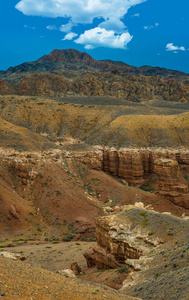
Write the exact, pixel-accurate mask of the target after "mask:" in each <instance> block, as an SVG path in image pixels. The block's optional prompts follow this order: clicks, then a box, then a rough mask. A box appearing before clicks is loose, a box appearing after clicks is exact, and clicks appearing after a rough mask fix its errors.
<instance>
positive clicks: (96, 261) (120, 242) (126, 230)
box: [84, 206, 166, 269]
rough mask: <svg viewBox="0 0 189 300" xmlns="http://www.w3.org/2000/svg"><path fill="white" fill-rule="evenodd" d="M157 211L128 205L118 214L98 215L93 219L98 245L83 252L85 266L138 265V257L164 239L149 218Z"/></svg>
mask: <svg viewBox="0 0 189 300" xmlns="http://www.w3.org/2000/svg"><path fill="white" fill-rule="evenodd" d="M156 215H157V213H155V212H152V211H149V210H148V211H147V210H145V209H140V208H137V207H134V206H128V207H124V211H123V212H121V213H119V214H115V215H111V216H106V217H98V218H97V219H96V220H95V222H96V240H97V245H95V246H94V247H93V248H90V249H89V250H87V251H86V252H85V253H84V257H85V258H86V260H87V265H88V267H92V266H94V265H96V266H97V268H102V269H103V268H118V267H119V266H120V265H122V264H125V263H127V262H128V265H129V266H133V268H137V266H138V268H139V265H140V264H143V263H144V261H145V260H144V259H140V258H141V256H144V255H147V254H148V252H149V251H151V250H152V249H153V248H155V247H157V246H158V245H159V244H160V243H162V242H163V236H162V234H155V231H154V227H155V226H154V224H153V223H152V222H153V218H155V219H156ZM159 215H160V214H159ZM162 216H164V215H162ZM162 218H163V217H162ZM164 218H166V217H164ZM156 226H157V224H156ZM149 232H153V234H149ZM139 259H140V260H139Z"/></svg>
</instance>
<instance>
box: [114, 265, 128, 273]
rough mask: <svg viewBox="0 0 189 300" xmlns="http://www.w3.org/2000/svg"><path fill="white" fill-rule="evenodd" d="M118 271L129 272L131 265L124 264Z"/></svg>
mask: <svg viewBox="0 0 189 300" xmlns="http://www.w3.org/2000/svg"><path fill="white" fill-rule="evenodd" d="M116 272H117V273H119V274H123V273H126V274H128V273H129V267H128V266H127V265H124V266H122V267H120V268H119V269H117V270H116Z"/></svg>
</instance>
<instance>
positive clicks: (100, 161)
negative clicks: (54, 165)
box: [74, 147, 189, 208]
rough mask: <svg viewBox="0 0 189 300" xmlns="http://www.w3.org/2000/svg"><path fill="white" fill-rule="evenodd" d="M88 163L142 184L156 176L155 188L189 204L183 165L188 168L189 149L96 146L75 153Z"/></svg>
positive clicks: (172, 199) (175, 200) (168, 196)
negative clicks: (92, 148)
mask: <svg viewBox="0 0 189 300" xmlns="http://www.w3.org/2000/svg"><path fill="white" fill-rule="evenodd" d="M74 156H75V157H76V158H78V159H79V160H80V161H81V162H82V163H84V164H86V165H87V166H88V167H90V168H93V169H96V170H102V171H104V172H106V173H110V174H112V175H113V176H118V177H120V178H123V179H124V180H126V182H128V183H129V184H130V185H132V186H137V187H139V186H140V185H141V184H142V183H143V182H144V181H145V180H146V179H148V178H149V177H150V176H151V175H155V176H156V186H155V188H154V189H155V191H157V192H159V193H160V195H161V196H162V197H165V198H166V199H169V200H171V201H172V202H173V203H175V204H177V205H180V206H183V207H185V208H189V195H188V182H187V180H186V179H185V178H184V176H183V174H182V172H181V171H180V167H181V166H182V167H184V168H188V166H189V150H188V149H178V150H176V149H162V148H159V149H158V148H157V149H150V148H149V149H130V148H122V149H120V150H116V149H115V148H102V147H98V148H97V147H96V149H95V150H94V151H89V152H82V153H77V154H75V153H74Z"/></svg>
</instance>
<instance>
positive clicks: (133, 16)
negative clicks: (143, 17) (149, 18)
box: [131, 13, 140, 18]
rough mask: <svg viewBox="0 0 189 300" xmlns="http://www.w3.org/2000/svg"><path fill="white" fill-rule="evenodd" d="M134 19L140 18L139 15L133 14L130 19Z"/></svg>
mask: <svg viewBox="0 0 189 300" xmlns="http://www.w3.org/2000/svg"><path fill="white" fill-rule="evenodd" d="M135 17H140V14H139V13H137V14H134V15H132V16H131V18H135Z"/></svg>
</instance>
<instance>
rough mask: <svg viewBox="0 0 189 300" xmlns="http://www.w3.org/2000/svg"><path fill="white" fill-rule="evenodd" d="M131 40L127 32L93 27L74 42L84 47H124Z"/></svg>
mask: <svg viewBox="0 0 189 300" xmlns="http://www.w3.org/2000/svg"><path fill="white" fill-rule="evenodd" d="M131 40H132V36H131V35H130V34H129V32H125V33H122V34H116V33H115V32H114V31H113V30H106V29H104V28H100V27H95V28H93V29H91V30H86V31H85V32H84V33H83V34H81V35H80V36H79V38H78V39H77V40H75V41H74V42H75V43H77V44H83V45H86V46H85V48H86V49H93V48H96V47H109V48H117V49H126V46H127V44H128V43H129V42H130V41H131Z"/></svg>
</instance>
